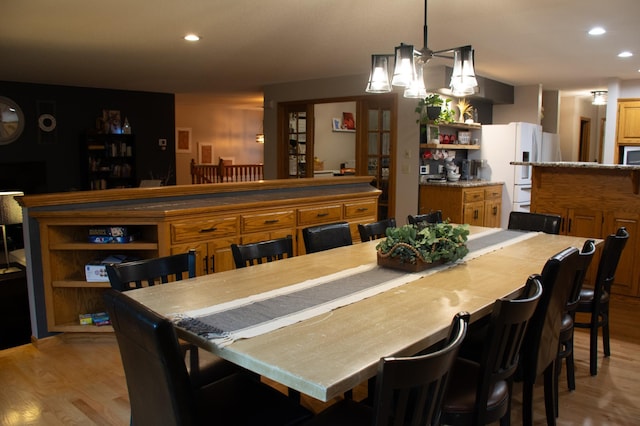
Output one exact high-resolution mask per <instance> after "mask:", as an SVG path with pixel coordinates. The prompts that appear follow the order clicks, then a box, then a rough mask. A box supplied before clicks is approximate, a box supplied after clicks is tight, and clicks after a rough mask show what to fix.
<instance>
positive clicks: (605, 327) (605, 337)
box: [602, 310, 611, 357]
mask: <svg viewBox="0 0 640 426" xmlns="http://www.w3.org/2000/svg"><path fill="white" fill-rule="evenodd" d="M602 346H603V347H604V356H605V357H607V356H609V355H611V348H610V347H609V312H608V311H606V310H605V311H604V312H603V313H602Z"/></svg>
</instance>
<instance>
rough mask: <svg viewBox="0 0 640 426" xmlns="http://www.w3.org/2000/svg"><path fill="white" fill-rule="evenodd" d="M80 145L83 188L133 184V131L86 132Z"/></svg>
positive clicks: (107, 187)
mask: <svg viewBox="0 0 640 426" xmlns="http://www.w3.org/2000/svg"><path fill="white" fill-rule="evenodd" d="M84 148H85V149H84V158H83V162H84V164H85V170H86V174H85V176H86V178H85V189H90V190H96V189H112V188H133V187H135V186H137V184H138V180H137V177H136V167H135V158H136V157H135V137H134V136H133V135H131V134H88V135H87V136H86V137H85V140H84Z"/></svg>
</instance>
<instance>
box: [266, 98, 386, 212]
mask: <svg viewBox="0 0 640 426" xmlns="http://www.w3.org/2000/svg"><path fill="white" fill-rule="evenodd" d="M328 103H335V104H338V103H340V104H345V103H353V104H355V117H354V118H355V123H356V126H355V127H356V128H355V152H354V153H353V154H354V155H353V159H355V164H354V166H355V167H353V169H355V172H354V173H355V174H356V175H358V176H371V178H372V181H371V184H372V185H373V186H375V187H377V188H378V189H380V190H381V191H382V194H381V195H380V198H379V201H378V205H379V209H378V219H385V218H388V217H393V216H394V214H395V167H396V155H395V152H396V135H397V98H396V95H395V94H385V95H367V96H358V97H349V98H332V99H312V100H307V101H295V102H283V103H280V104H279V105H278V129H277V132H278V141H279V143H278V153H277V158H278V178H279V179H291V178H294V179H295V178H312V177H314V174H315V175H318V173H314V168H316V167H314V166H316V164H315V162H316V158H317V157H318V156H317V155H316V153H315V150H316V147H317V144H321V143H322V141H320V140H316V136H317V135H316V133H319V134H321V132H317V131H316V129H317V126H325V125H326V126H328V125H330V123H322V122H317V121H316V118H317V117H316V107H317V106H318V105H319V104H328ZM323 121H326V120H323ZM335 133H336V135H338V136H339V137H345V135H344V134H340V133H339V131H337V132H335ZM349 159H350V158H348V159H347V160H349ZM318 160H322V159H318ZM312 165H313V166H312ZM347 168H349V169H352V168H351V167H347ZM332 175H333V174H332ZM338 175H339V174H338Z"/></svg>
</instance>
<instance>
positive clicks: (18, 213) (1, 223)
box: [0, 191, 24, 274]
mask: <svg viewBox="0 0 640 426" xmlns="http://www.w3.org/2000/svg"><path fill="white" fill-rule="evenodd" d="M21 195H24V193H22V192H18V191H12V192H0V227H2V238H3V242H4V257H5V260H6V264H7V267H6V268H0V274H9V273H11V272H19V271H20V269H19V268H16V267H12V266H11V263H10V262H9V246H8V245H7V227H6V225H14V224H16V223H22V208H21V207H20V205H19V204H18V202H17V201H16V200H15V199H14V197H17V196H21Z"/></svg>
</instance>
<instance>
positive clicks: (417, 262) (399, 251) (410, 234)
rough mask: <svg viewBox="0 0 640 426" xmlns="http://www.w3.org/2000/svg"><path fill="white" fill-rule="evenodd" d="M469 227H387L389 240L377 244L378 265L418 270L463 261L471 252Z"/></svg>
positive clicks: (449, 225)
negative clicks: (468, 239) (468, 243)
mask: <svg viewBox="0 0 640 426" xmlns="http://www.w3.org/2000/svg"><path fill="white" fill-rule="evenodd" d="M468 236H469V226H468V225H453V224H450V223H449V222H442V223H430V224H418V225H412V224H409V225H404V226H400V227H397V228H388V229H387V231H386V238H384V239H383V240H381V241H380V242H379V243H378V244H377V245H376V250H377V251H378V264H379V265H382V266H387V267H392V268H397V269H403V270H408V271H419V270H422V269H426V268H429V267H432V266H436V265H440V264H443V263H447V262H454V261H456V260H458V259H462V258H463V257H465V256H466V255H467V253H469V249H468V248H467V245H466V242H467V238H468Z"/></svg>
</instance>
